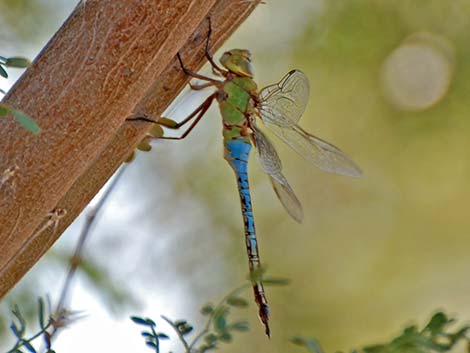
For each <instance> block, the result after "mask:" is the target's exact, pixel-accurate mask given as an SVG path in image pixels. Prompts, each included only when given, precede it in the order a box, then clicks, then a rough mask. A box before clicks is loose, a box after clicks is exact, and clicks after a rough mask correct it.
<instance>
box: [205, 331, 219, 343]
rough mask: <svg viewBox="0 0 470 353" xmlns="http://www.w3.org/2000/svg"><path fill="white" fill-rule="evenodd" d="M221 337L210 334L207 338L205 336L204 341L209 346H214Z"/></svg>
mask: <svg viewBox="0 0 470 353" xmlns="http://www.w3.org/2000/svg"><path fill="white" fill-rule="evenodd" d="M218 339H219V337H218V336H217V335H214V334H213V333H209V334H207V335H206V336H204V341H206V342H207V343H208V344H209V345H212V344H213V343H215V342H217V340H218Z"/></svg>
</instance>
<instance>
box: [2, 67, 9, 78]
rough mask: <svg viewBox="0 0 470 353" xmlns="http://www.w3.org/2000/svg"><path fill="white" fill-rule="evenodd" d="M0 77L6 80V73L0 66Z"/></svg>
mask: <svg viewBox="0 0 470 353" xmlns="http://www.w3.org/2000/svg"><path fill="white" fill-rule="evenodd" d="M0 76H2V77H5V78H8V72H7V71H6V70H5V68H4V67H3V66H2V65H0Z"/></svg>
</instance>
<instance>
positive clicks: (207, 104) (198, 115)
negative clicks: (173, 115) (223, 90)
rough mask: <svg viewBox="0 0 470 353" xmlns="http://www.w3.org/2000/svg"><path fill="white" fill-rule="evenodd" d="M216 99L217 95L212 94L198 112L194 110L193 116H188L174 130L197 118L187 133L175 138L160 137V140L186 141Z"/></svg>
mask: <svg viewBox="0 0 470 353" xmlns="http://www.w3.org/2000/svg"><path fill="white" fill-rule="evenodd" d="M214 98H215V93H214V94H211V95H210V96H209V97H207V99H206V100H205V101H204V102H202V104H201V105H200V106H199V107H198V108H196V110H194V111H193V112H192V113H191V114H189V115H188V117H187V118H185V119H184V120H182V121H181V122H179V123H178V124H177V125H176V127H174V129H179V128H180V127H181V126H183V125H184V124H186V123H187V122H188V121H190V120H192V119H193V118H195V119H194V121H193V122H192V123H191V125H190V126H189V127H188V129H187V130H186V131H185V132H183V133H182V134H181V136H174V137H173V136H169V137H165V136H163V137H160V138H162V139H165V140H182V139H184V138H185V137H186V136H188V135H189V133H190V132H191V131H192V130H193V129H194V127H195V126H196V125H197V123H198V122H199V121H200V120H201V118H202V117H203V116H204V114H205V113H206V112H207V110H208V109H209V107H210V106H211V104H212V101H213V100H214Z"/></svg>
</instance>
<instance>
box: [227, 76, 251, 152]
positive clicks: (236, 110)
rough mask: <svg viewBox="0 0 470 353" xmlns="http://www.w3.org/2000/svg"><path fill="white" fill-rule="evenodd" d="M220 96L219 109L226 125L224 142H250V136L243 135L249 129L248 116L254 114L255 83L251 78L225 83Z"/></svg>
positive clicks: (236, 79)
mask: <svg viewBox="0 0 470 353" xmlns="http://www.w3.org/2000/svg"><path fill="white" fill-rule="evenodd" d="M222 91H223V92H221V93H224V94H221V95H220V98H219V108H220V113H221V114H222V120H223V124H224V130H223V135H224V140H225V141H230V140H236V139H237V140H238V139H241V140H245V141H246V142H247V143H249V142H250V139H249V137H248V136H246V135H243V131H246V129H245V130H244V127H245V128H246V127H247V116H248V115H249V114H250V113H253V112H254V106H253V101H252V100H251V97H252V95H256V94H257V86H256V83H255V81H253V79H252V78H250V77H235V78H233V79H231V80H227V81H225V82H224V86H223V89H222Z"/></svg>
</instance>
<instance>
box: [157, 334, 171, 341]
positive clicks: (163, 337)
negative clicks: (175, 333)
mask: <svg viewBox="0 0 470 353" xmlns="http://www.w3.org/2000/svg"><path fill="white" fill-rule="evenodd" d="M157 337H158V338H159V339H161V340H168V339H170V337H169V336H168V335H166V334H164V333H162V332H159V333H157Z"/></svg>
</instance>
